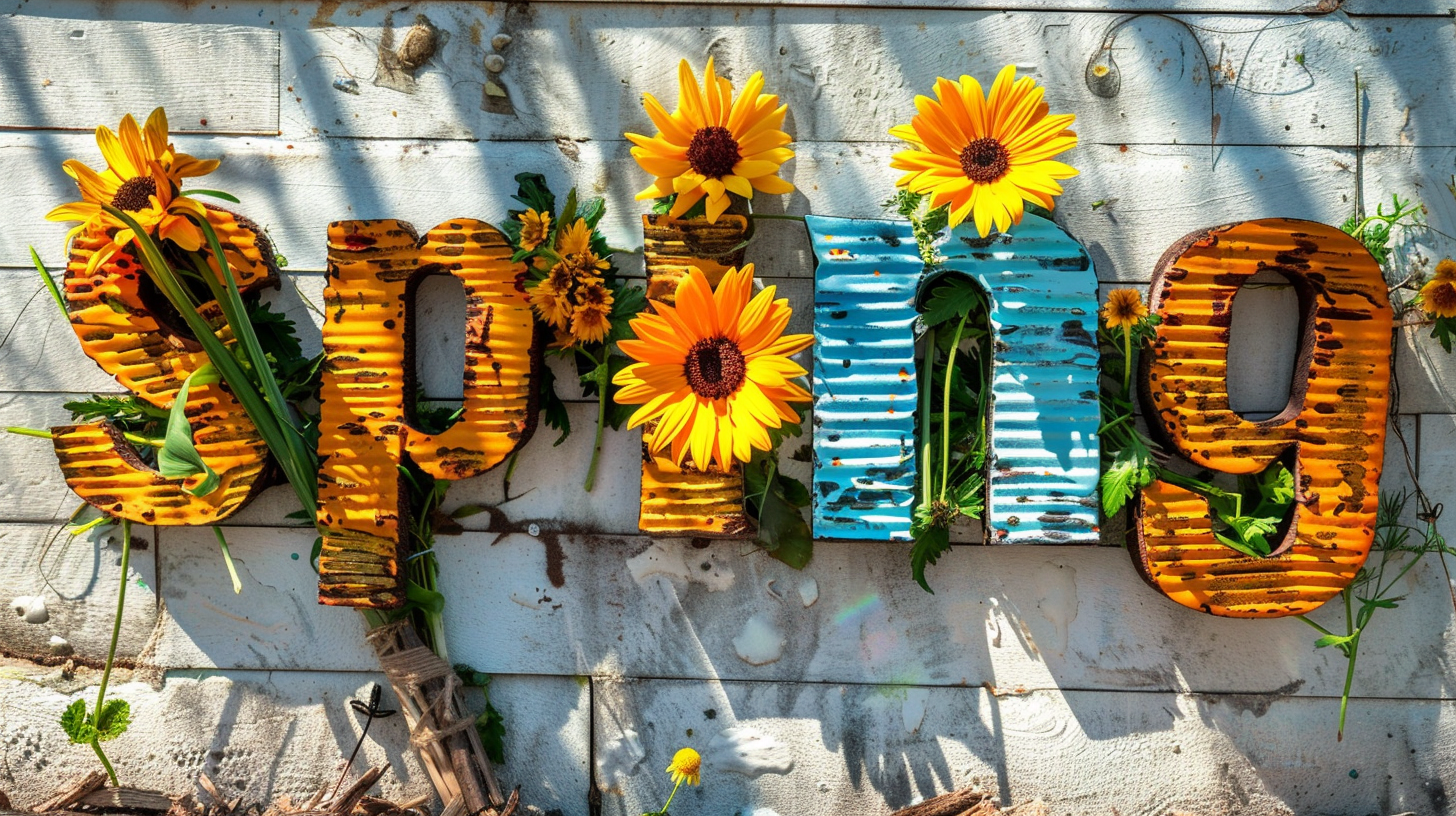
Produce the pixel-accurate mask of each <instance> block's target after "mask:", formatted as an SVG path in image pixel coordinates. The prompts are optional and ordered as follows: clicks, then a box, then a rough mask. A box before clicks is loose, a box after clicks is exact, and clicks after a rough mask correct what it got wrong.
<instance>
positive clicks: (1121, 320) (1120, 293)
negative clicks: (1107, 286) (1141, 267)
mask: <svg viewBox="0 0 1456 816" xmlns="http://www.w3.org/2000/svg"><path fill="white" fill-rule="evenodd" d="M1147 316H1148V307H1147V305H1146V304H1144V303H1143V296H1142V294H1141V293H1139V292H1138V290H1136V289H1113V290H1112V291H1111V292H1109V293H1108V295H1107V302H1106V303H1105V304H1103V305H1102V320H1103V321H1104V322H1105V323H1106V324H1107V328H1109V329H1128V328H1131V327H1132V326H1135V325H1137V322H1138V321H1139V320H1142V319H1143V318H1145V317H1147Z"/></svg>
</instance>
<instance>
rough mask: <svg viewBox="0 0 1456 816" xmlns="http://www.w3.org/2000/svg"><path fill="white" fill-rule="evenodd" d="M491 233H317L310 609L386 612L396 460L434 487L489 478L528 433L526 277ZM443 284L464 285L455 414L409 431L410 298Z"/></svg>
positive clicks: (362, 229)
mask: <svg viewBox="0 0 1456 816" xmlns="http://www.w3.org/2000/svg"><path fill="white" fill-rule="evenodd" d="M510 258H511V247H510V245H509V243H508V242H507V241H506V239H505V238H504V236H502V235H501V234H500V233H499V232H498V231H497V230H496V229H495V228H494V227H492V226H490V225H489V224H486V223H484V222H481V221H476V220H473V219H458V220H453V221H450V222H447V223H445V224H442V225H440V226H439V227H436V228H435V229H433V230H430V232H429V233H427V234H426V235H425V237H424V238H422V239H417V237H416V233H415V231H414V228H413V227H412V226H410V225H409V224H407V223H404V222H402V221H394V220H382V221H341V222H338V223H335V224H331V225H330V226H329V286H328V288H326V289H325V290H324V299H325V303H326V307H325V311H326V313H327V317H326V320H325V322H324V331H323V341H324V351H325V354H326V360H325V362H324V369H323V387H322V390H321V395H320V399H321V402H322V407H321V414H322V416H321V420H320V423H319V424H320V428H321V431H322V436H321V438H320V440H319V458H320V472H319V515H318V520H319V525H320V527H321V528H322V529H323V530H324V542H323V553H322V555H321V556H320V559H319V599H320V601H321V602H323V603H326V604H333V605H340V606H369V607H385V608H387V607H392V606H398V605H399V604H400V603H402V602H403V600H404V594H403V583H402V579H401V577H400V566H401V559H402V558H403V556H404V555H405V552H404V550H405V548H406V546H407V543H406V542H403V541H401V535H402V530H403V528H404V524H403V521H404V520H405V519H406V518H407V515H408V508H407V497H406V496H405V494H404V492H403V490H402V487H401V485H400V477H399V473H398V470H397V465H398V464H399V463H400V462H401V461H402V457H403V455H405V453H408V455H409V456H410V458H411V459H413V460H414V462H415V463H416V464H417V465H419V466H420V468H421V469H423V470H424V471H425V472H427V473H429V474H431V475H432V476H435V477H436V478H440V479H463V478H466V477H469V476H475V475H478V474H480V473H484V472H486V471H487V470H490V469H491V468H493V467H495V466H496V465H498V464H500V463H501V462H503V461H505V459H506V458H507V457H508V456H509V455H510V454H511V452H512V451H514V450H516V449H517V448H518V447H520V446H521V445H522V444H524V443H525V442H526V440H527V439H529V438H530V435H531V432H532V431H533V430H534V429H535V419H536V411H537V394H536V389H535V386H534V377H535V375H536V373H537V371H538V370H539V368H540V365H541V356H540V344H539V342H538V340H537V335H536V330H535V323H534V320H533V317H532V314H531V309H530V306H529V305H528V303H527V301H526V296H525V291H524V287H523V283H524V275H525V272H526V269H525V266H524V265H523V264H520V263H512V262H511V260H510ZM431 274H449V275H454V276H455V277H456V278H458V279H459V280H460V282H461V284H462V285H463V286H464V288H465V297H466V317H465V388H464V394H465V399H464V410H463V412H462V415H461V417H460V419H459V420H458V421H457V422H456V423H455V424H454V425H453V426H451V427H450V428H449V429H448V430H447V431H445V432H444V433H441V434H435V435H429V434H425V433H422V432H420V431H418V430H416V429H414V428H411V427H410V426H409V425H408V424H407V422H406V418H405V397H406V394H409V393H411V392H412V391H413V389H414V375H413V371H412V365H413V362H414V358H413V354H412V353H411V351H410V348H409V345H408V343H409V337H410V333H409V331H408V327H407V325H406V321H407V320H408V319H409V317H410V309H409V301H410V300H411V298H412V296H413V291H414V287H415V285H417V284H418V283H419V281H420V280H421V279H422V278H423V277H424V276H426V275H431Z"/></svg>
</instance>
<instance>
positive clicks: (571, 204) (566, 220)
mask: <svg viewBox="0 0 1456 816" xmlns="http://www.w3.org/2000/svg"><path fill="white" fill-rule="evenodd" d="M576 218H577V215H576V188H575V187H572V188H571V189H570V190H567V191H566V203H565V204H563V205H561V218H560V220H558V221H557V222H556V224H557V227H558V228H559V227H564V226H566V225H567V224H570V223H572V222H573V221H575V220H576Z"/></svg>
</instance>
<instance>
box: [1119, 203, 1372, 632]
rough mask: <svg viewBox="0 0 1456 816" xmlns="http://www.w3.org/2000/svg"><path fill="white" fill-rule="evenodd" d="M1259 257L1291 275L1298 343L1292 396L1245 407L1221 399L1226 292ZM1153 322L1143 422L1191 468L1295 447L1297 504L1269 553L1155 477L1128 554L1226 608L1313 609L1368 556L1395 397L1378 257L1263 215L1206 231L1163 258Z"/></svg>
mask: <svg viewBox="0 0 1456 816" xmlns="http://www.w3.org/2000/svg"><path fill="white" fill-rule="evenodd" d="M1260 271H1276V272H1279V273H1281V274H1283V275H1284V277H1285V278H1287V279H1288V280H1289V281H1290V283H1292V284H1294V287H1295V290H1296V291H1297V292H1298V293H1299V299H1300V305H1301V313H1302V315H1303V319H1302V327H1301V338H1302V339H1301V346H1300V349H1301V351H1300V358H1299V359H1298V360H1297V361H1296V366H1295V374H1294V382H1293V383H1292V384H1291V388H1290V396H1289V403H1288V405H1287V406H1286V407H1285V409H1284V410H1283V411H1282V412H1280V413H1279V414H1278V415H1277V416H1275V417H1273V418H1271V419H1268V420H1265V421H1261V422H1254V421H1250V420H1246V419H1244V418H1243V417H1241V416H1239V415H1238V414H1236V413H1235V412H1234V411H1233V410H1232V409H1231V408H1230V407H1229V395H1228V348H1229V327H1230V326H1231V325H1232V323H1233V305H1234V296H1235V295H1236V294H1237V293H1238V291H1239V288H1240V287H1241V286H1242V285H1243V284H1244V283H1245V282H1246V281H1247V280H1248V279H1249V278H1250V277H1252V276H1253V275H1254V274H1256V273H1258V272H1260ZM1151 300H1152V304H1153V307H1154V308H1155V309H1156V310H1157V313H1158V314H1160V315H1162V318H1163V319H1162V322H1161V324H1160V325H1159V326H1158V327H1157V333H1156V335H1155V336H1154V339H1153V342H1152V348H1151V349H1150V350H1149V351H1148V352H1147V356H1148V360H1147V363H1146V376H1145V379H1144V381H1143V382H1142V390H1143V394H1142V395H1143V400H1144V405H1145V409H1144V410H1145V413H1146V415H1147V416H1148V417H1149V427H1150V428H1151V429H1152V430H1153V431H1154V432H1155V433H1159V434H1161V435H1162V436H1163V437H1164V438H1165V439H1166V440H1167V442H1168V443H1169V444H1170V445H1171V446H1172V447H1173V448H1174V449H1176V450H1177V451H1178V452H1179V453H1180V454H1182V455H1183V456H1184V457H1185V458H1187V459H1189V460H1191V461H1192V462H1193V463H1194V464H1196V465H1198V466H1199V467H1205V468H1211V469H1213V470H1217V471H1222V472H1225V473H1258V472H1260V471H1262V470H1264V469H1265V468H1267V467H1269V466H1270V465H1271V464H1272V463H1273V462H1274V461H1276V460H1277V459H1279V458H1280V457H1286V458H1287V457H1289V455H1290V454H1291V453H1292V454H1293V460H1294V462H1293V464H1294V468H1293V472H1294V476H1295V511H1294V518H1293V520H1292V522H1291V523H1290V527H1289V532H1288V534H1287V535H1286V536H1285V538H1284V540H1283V541H1282V542H1280V543H1278V544H1277V545H1276V548H1275V551H1274V552H1273V554H1272V555H1271V556H1269V557H1267V558H1252V557H1248V556H1245V555H1243V554H1241V553H1238V552H1236V551H1234V550H1232V549H1230V548H1228V547H1225V546H1223V545H1222V544H1220V543H1219V542H1218V541H1217V539H1215V538H1214V536H1213V530H1212V526H1211V520H1210V514H1209V507H1208V502H1207V500H1206V499H1204V498H1203V497H1202V496H1200V495H1198V494H1196V493H1193V492H1191V491H1189V490H1186V489H1184V488H1181V487H1176V486H1174V485H1171V484H1168V483H1166V482H1162V481H1157V482H1154V483H1153V484H1152V485H1150V486H1149V487H1147V488H1145V489H1144V490H1143V493H1142V500H1141V507H1140V514H1139V519H1138V540H1137V546H1136V547H1135V548H1134V549H1133V550H1132V552H1133V560H1134V561H1135V562H1136V564H1137V567H1138V570H1139V571H1140V572H1141V573H1142V575H1143V577H1144V578H1145V579H1146V580H1147V581H1148V583H1150V584H1152V585H1153V587H1154V588H1156V589H1157V590H1158V591H1159V592H1161V593H1163V594H1164V595H1167V596H1168V597H1169V598H1172V599H1173V600H1175V601H1177V602H1178V603H1180V604H1183V605H1184V606H1187V607H1189V608H1191V609H1198V610H1201V611H1204V612H1209V613H1211V614H1215V615H1223V616H1229V617H1281V616H1285V615H1299V614H1303V613H1305V612H1309V611H1310V610H1312V609H1315V608H1316V607H1318V606H1319V605H1320V604H1322V603H1324V602H1325V601H1327V600H1329V599H1330V598H1332V597H1334V596H1335V595H1336V594H1338V593H1339V592H1340V590H1341V589H1343V588H1344V587H1346V586H1348V585H1349V583H1350V582H1351V581H1353V580H1354V578H1355V575H1356V573H1357V572H1358V571H1359V569H1360V566H1361V564H1363V563H1364V562H1365V558H1366V556H1367V555H1369V552H1370V547H1371V544H1372V542H1373V539H1374V533H1375V519H1376V511H1377V506H1378V504H1379V486H1380V472H1381V469H1382V463H1383V460H1384V451H1385V434H1386V421H1387V417H1386V409H1387V407H1388V404H1389V399H1390V357H1391V348H1390V332H1391V323H1392V320H1393V318H1392V313H1391V309H1390V302H1389V299H1388V296H1387V291H1386V284H1385V280H1384V278H1383V276H1382V274H1381V270H1380V265H1379V264H1378V263H1376V261H1375V259H1374V258H1372V257H1371V256H1370V253H1369V252H1368V251H1366V249H1365V247H1364V246H1363V245H1362V244H1361V243H1360V242H1359V241H1357V240H1355V239H1354V238H1351V237H1350V236H1348V235H1346V234H1345V233H1343V232H1341V231H1340V230H1338V229H1335V228H1334V227H1330V226H1326V225H1324V224H1318V223H1314V222H1311V221H1298V220H1294V219H1285V218H1269V219H1262V220H1257V221H1244V222H1241V223H1238V224H1230V225H1225V226H1221V227H1216V228H1213V229H1207V230H1200V231H1198V232H1195V233H1193V234H1191V235H1189V236H1187V237H1185V238H1184V239H1183V240H1181V241H1180V242H1178V243H1176V244H1174V245H1173V247H1172V248H1170V249H1169V250H1168V252H1167V254H1165V255H1164V256H1163V259H1162V260H1161V261H1160V262H1159V264H1158V268H1157V271H1156V273H1155V277H1154V280H1153V289H1152V298H1151Z"/></svg>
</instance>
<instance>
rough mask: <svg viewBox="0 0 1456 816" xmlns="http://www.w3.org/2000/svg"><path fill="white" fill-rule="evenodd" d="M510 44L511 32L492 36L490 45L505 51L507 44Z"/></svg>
mask: <svg viewBox="0 0 1456 816" xmlns="http://www.w3.org/2000/svg"><path fill="white" fill-rule="evenodd" d="M510 44H511V35H509V34H497V35H495V36H494V37H491V38H490V47H491V48H494V49H495V50H497V51H504V50H506V46H508V45H510Z"/></svg>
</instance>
